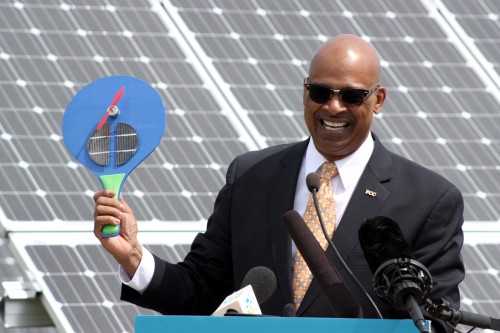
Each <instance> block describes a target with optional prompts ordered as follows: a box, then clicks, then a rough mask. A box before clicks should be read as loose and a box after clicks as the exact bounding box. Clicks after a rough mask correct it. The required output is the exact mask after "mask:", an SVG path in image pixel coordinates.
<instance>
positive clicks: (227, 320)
mask: <svg viewBox="0 0 500 333" xmlns="http://www.w3.org/2000/svg"><path fill="white" fill-rule="evenodd" d="M426 324H427V328H429V326H430V322H429V321H426ZM311 331H314V332H332V333H334V332H342V333H367V332H374V333H418V329H417V328H416V327H415V324H414V323H413V321H411V320H409V319H404V320H396V319H350V318H302V317H296V318H295V317H294V318H290V317H242V316H237V317H236V316H235V317H209V316H136V317H135V333H170V332H172V333H173V332H175V333H177V332H190V333H191V332H192V333H195V332H196V333H198V332H200V333H201V332H203V333H229V332H231V333H233V332H238V333H255V332H272V333H299V332H300V333H309V332H311Z"/></svg>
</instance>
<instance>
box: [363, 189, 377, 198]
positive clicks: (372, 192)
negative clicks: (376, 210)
mask: <svg viewBox="0 0 500 333" xmlns="http://www.w3.org/2000/svg"><path fill="white" fill-rule="evenodd" d="M365 194H366V195H369V196H371V197H376V196H377V192H375V191H372V190H369V189H366V190H365Z"/></svg>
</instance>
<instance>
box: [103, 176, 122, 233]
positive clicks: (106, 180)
mask: <svg viewBox="0 0 500 333" xmlns="http://www.w3.org/2000/svg"><path fill="white" fill-rule="evenodd" d="M99 179H100V180H101V183H102V186H103V187H104V189H105V190H113V191H115V193H116V194H115V196H114V197H113V199H119V198H120V189H121V186H122V184H123V181H124V179H125V174H124V173H117V174H113V175H102V176H99ZM118 234H120V225H119V224H118V225H112V224H108V225H105V226H104V228H102V236H103V237H105V238H109V237H115V236H117V235H118Z"/></svg>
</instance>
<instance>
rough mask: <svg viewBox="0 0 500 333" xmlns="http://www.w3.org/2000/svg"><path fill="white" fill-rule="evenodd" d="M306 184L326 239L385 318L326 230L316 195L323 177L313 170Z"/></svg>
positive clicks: (376, 310)
mask: <svg viewBox="0 0 500 333" xmlns="http://www.w3.org/2000/svg"><path fill="white" fill-rule="evenodd" d="M306 185H307V188H308V189H309V191H310V192H311V194H312V196H313V201H314V207H315V208H316V214H317V215H318V220H319V223H320V225H321V230H323V234H324V236H325V238H326V240H327V241H328V245H330V247H331V248H332V250H333V252H334V253H335V255H336V256H337V258H338V260H339V261H340V264H341V265H342V267H343V268H344V269H345V270H346V272H347V274H349V276H350V278H351V279H352V280H353V281H354V283H355V284H356V286H357V287H358V289H359V290H360V291H361V293H362V294H363V295H364V296H365V298H366V299H367V300H368V301H369V302H370V304H371V305H372V306H373V308H374V309H375V312H376V313H377V316H378V317H379V318H380V319H383V317H382V314H381V313H380V310H379V309H378V307H377V305H376V304H375V302H374V301H373V299H372V298H371V297H370V295H369V294H368V292H367V291H366V290H365V288H364V287H363V285H362V284H361V282H359V280H358V279H357V278H356V276H355V275H354V273H353V272H352V271H351V269H350V268H349V266H347V264H346V263H345V261H344V259H343V258H342V256H341V255H340V253H339V251H338V250H337V247H336V246H335V244H333V242H332V240H331V239H330V236H329V235H328V231H327V230H326V226H325V223H324V222H323V217H322V216H321V211H320V209H319V203H318V197H317V195H316V193H317V192H318V190H319V188H320V187H321V178H320V175H319V174H318V173H317V172H311V173H309V174H308V175H307V177H306ZM329 263H330V264H331V265H333V263H331V262H330V261H329Z"/></svg>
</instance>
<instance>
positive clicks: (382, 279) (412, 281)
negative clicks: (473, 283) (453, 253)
mask: <svg viewBox="0 0 500 333" xmlns="http://www.w3.org/2000/svg"><path fill="white" fill-rule="evenodd" d="M358 235H359V243H360V245H361V248H362V249H363V253H364V254H365V258H366V260H367V261H368V266H369V267H370V270H371V271H372V272H375V273H374V274H373V287H374V289H375V293H376V294H377V296H379V297H380V298H381V299H382V300H383V301H385V302H386V303H388V304H389V305H390V306H391V307H393V308H395V309H398V310H403V311H408V312H409V314H410V316H411V318H412V320H413V322H414V323H415V326H416V327H417V328H418V329H419V330H420V332H422V333H428V332H429V331H428V330H427V328H426V327H425V320H424V316H423V315H422V311H421V310H420V307H419V305H421V304H423V303H424V302H425V300H426V299H427V296H428V295H429V293H430V290H431V289H432V278H431V275H430V273H429V271H428V270H427V268H425V267H424V266H423V265H422V264H421V263H419V262H418V261H416V260H415V257H414V256H413V253H412V252H411V250H410V246H409V245H408V243H407V242H406V240H405V238H404V235H403V233H402V231H401V229H400V228H399V225H398V224H397V223H396V222H395V221H393V220H392V219H390V218H388V217H384V216H378V217H372V218H368V219H365V220H364V221H363V222H361V226H360V228H359V232H358Z"/></svg>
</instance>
